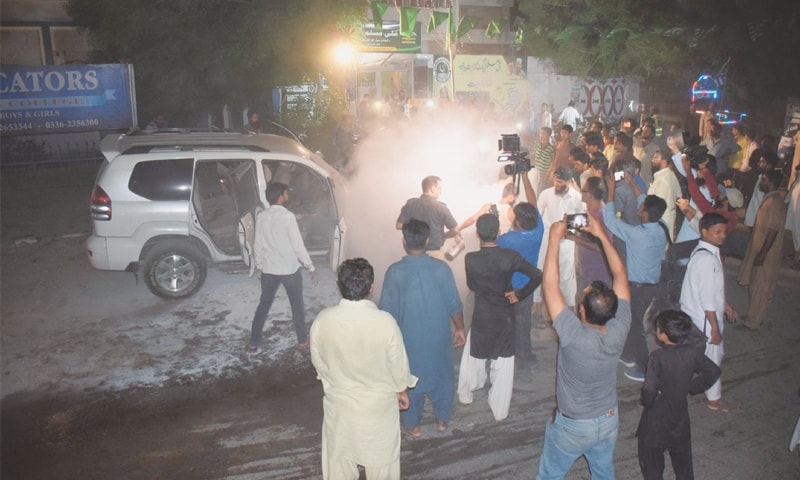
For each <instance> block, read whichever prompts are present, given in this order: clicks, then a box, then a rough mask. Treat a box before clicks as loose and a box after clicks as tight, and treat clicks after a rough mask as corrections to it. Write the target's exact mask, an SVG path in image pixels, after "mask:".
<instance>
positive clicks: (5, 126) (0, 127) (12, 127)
mask: <svg viewBox="0 0 800 480" xmlns="http://www.w3.org/2000/svg"><path fill="white" fill-rule="evenodd" d="M23 130H33V124H32V123H0V132H21V131H23Z"/></svg>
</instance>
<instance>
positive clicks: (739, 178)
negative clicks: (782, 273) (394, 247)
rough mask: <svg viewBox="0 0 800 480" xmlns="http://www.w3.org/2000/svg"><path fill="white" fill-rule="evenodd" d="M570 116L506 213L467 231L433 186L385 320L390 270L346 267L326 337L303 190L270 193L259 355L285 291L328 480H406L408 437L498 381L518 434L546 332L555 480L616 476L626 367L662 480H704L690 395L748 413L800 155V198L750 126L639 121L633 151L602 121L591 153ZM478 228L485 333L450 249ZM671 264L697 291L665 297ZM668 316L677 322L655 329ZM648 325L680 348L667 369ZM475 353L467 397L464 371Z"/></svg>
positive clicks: (411, 228) (547, 451) (544, 134)
mask: <svg viewBox="0 0 800 480" xmlns="http://www.w3.org/2000/svg"><path fill="white" fill-rule="evenodd" d="M542 112H543V113H547V112H546V109H545V108H544V107H543V109H542ZM562 117H563V118H562V119H561V121H560V122H558V124H560V128H559V131H558V133H559V135H558V139H559V140H558V142H557V143H555V144H552V143H551V142H550V139H551V137H552V129H551V127H550V126H541V127H540V129H539V132H538V133H539V135H538V136H537V137H536V140H535V141H533V142H532V145H530V155H531V164H532V168H531V170H530V171H529V172H524V173H522V174H521V175H520V180H521V182H520V184H521V186H522V188H523V191H522V192H518V191H516V190H515V189H513V188H510V189H505V190H504V195H503V202H502V203H504V204H505V206H506V207H507V208H503V210H502V211H499V210H498V208H497V206H495V205H489V204H487V205H484V206H483V207H482V208H481V209H480V210H479V211H478V212H476V213H475V215H473V216H471V217H470V218H468V219H466V220H464V221H463V222H461V223H458V222H457V221H456V219H455V217H454V216H453V215H452V213H451V212H450V210H449V209H448V207H447V206H446V205H445V204H444V203H442V202H441V201H440V200H439V198H440V196H441V193H442V180H441V179H440V178H438V177H435V176H429V177H426V178H424V179H423V180H422V182H421V190H422V194H421V195H420V196H419V197H414V198H411V199H409V200H408V201H407V202H406V204H405V205H403V206H402V208H401V209H400V213H399V215H398V217H397V220H396V228H397V229H398V230H400V231H402V242H403V246H404V249H405V251H406V253H407V255H406V256H404V257H403V258H402V259H400V260H399V261H397V262H396V263H394V264H393V265H391V266H390V267H389V269H388V270H387V272H386V275H385V280H384V284H383V290H382V292H381V296H380V302H379V305H376V304H375V303H373V302H372V301H371V300H370V295H371V294H372V293H373V284H374V278H375V272H374V270H373V267H372V266H371V265H370V263H369V262H368V261H367V260H366V259H363V258H356V259H350V260H346V261H345V262H343V263H342V265H340V267H339V268H338V271H337V285H338V287H339V291H340V293H341V296H342V300H341V302H340V303H339V304H338V305H336V306H332V307H329V308H327V309H325V310H323V311H322V312H321V313H320V314H319V315H318V316H317V318H316V319H315V320H314V322H313V324H312V326H311V331H310V335H309V334H308V332H307V331H306V326H305V320H304V316H303V315H304V313H303V306H302V294H300V295H298V292H302V280H301V278H300V275H299V271H300V270H299V269H300V268H301V267H304V268H307V269H308V270H309V271H311V272H312V279H313V280H314V281H316V278H317V276H316V274H315V272H314V266H313V264H312V263H311V259H310V257H309V256H308V252H307V251H306V250H305V247H304V246H303V243H302V239H301V238H300V236H299V232H298V231H297V225H296V221H293V218H294V217H293V215H292V213H291V212H289V211H288V210H286V209H285V207H284V206H283V205H284V204H285V203H286V200H288V195H289V190H288V188H287V187H286V186H285V185H283V184H277V183H274V184H270V185H269V187H268V190H267V198H268V200H269V202H270V207H269V208H267V209H266V210H265V211H264V212H262V213H261V214H260V215H259V217H258V219H257V230H258V231H257V239H256V243H255V257H256V268H257V270H258V272H259V274H260V275H261V285H262V297H261V302H260V303H259V306H258V309H257V311H256V314H255V317H254V320H253V328H252V334H251V338H250V343H249V344H248V347H247V348H248V351H249V352H250V353H257V352H258V351H260V345H259V344H260V337H261V330H262V329H263V326H264V319H265V318H266V316H267V314H268V312H269V308H270V305H271V303H272V299H273V298H274V296H275V291H276V290H277V288H278V286H279V285H280V284H283V285H284V287H285V288H286V290H287V292H288V293H289V298H290V300H291V303H292V314H293V317H294V321H295V322H294V325H295V328H296V333H297V340H298V345H297V348H298V349H300V350H305V349H309V348H310V354H311V361H312V363H313V365H314V367H315V368H316V371H317V374H318V377H319V379H320V380H321V381H322V385H323V389H324V393H325V395H324V400H323V407H324V420H323V428H322V470H323V478H326V479H344V478H358V475H359V466H360V467H361V468H363V469H364V470H366V475H367V478H369V479H397V478H400V456H399V452H400V441H401V436H402V432H406V433H407V434H408V435H409V436H411V437H419V436H421V435H422V431H421V428H420V425H421V422H422V418H423V411H424V405H425V402H426V398H427V399H429V400H430V402H431V404H432V407H433V414H434V416H435V419H434V423H435V425H436V428H437V429H438V430H439V431H444V430H446V429H447V427H448V422H449V421H450V419H451V417H452V414H453V404H454V402H455V398H456V397H457V398H458V401H459V402H460V403H461V404H470V403H472V401H473V393H474V392H475V391H476V390H478V389H481V388H483V387H484V386H485V385H486V383H487V381H488V382H489V384H490V387H489V390H488V406H489V410H490V411H491V412H492V414H493V416H494V418H495V420H496V421H498V422H500V421H502V420H504V419H505V418H506V417H507V416H508V414H509V406H510V403H511V400H512V398H511V397H512V392H513V385H514V374H515V370H517V371H519V370H525V369H531V368H534V367H535V366H536V365H537V359H536V356H535V355H534V354H533V351H532V349H531V330H532V328H537V327H539V325H537V326H536V327H534V326H532V323H533V320H532V319H534V318H536V319H540V323H541V324H543V325H545V326H546V327H551V328H552V329H554V330H555V332H556V333H557V337H558V357H557V367H556V405H555V408H554V410H553V414H552V416H551V417H550V418H549V419H548V421H547V423H546V425H545V426H544V429H545V437H544V445H543V449H542V452H541V455H540V459H539V466H538V475H537V478H539V479H551V478H563V477H564V476H565V475H566V473H567V472H568V471H569V470H570V468H571V467H572V465H573V463H574V462H575V461H576V460H577V459H578V458H580V457H585V458H586V460H587V462H588V464H589V468H590V469H591V472H592V477H593V478H613V477H614V465H613V452H614V447H615V443H616V440H617V434H618V426H619V416H618V415H619V410H618V407H617V389H616V386H617V369H618V368H619V365H620V364H622V365H624V368H625V370H624V372H623V373H624V376H625V377H626V378H627V379H629V380H630V381H633V382H641V383H642V391H641V403H642V405H643V407H644V409H643V412H642V415H641V420H640V423H639V427H638V429H637V433H636V434H637V437H638V442H639V443H638V452H639V464H640V467H641V471H642V474H643V476H644V478H646V479H650V478H662V476H663V471H664V468H665V463H664V454H665V452H667V451H668V452H669V454H670V456H671V460H672V467H673V470H674V471H675V477H676V478H679V479H688V478H693V468H692V453H691V439H690V430H689V411H688V402H687V396H688V395H689V394H700V393H703V392H705V396H706V398H707V406H708V408H709V409H710V410H713V411H717V412H722V413H724V412H727V411H729V410H730V409H731V408H734V407H733V406H732V405H731V404H730V403H729V402H728V401H723V398H722V388H721V382H720V376H721V368H722V362H723V357H724V341H723V338H724V337H723V332H724V329H725V325H726V323H727V324H732V325H733V326H734V327H737V328H741V329H743V330H744V331H747V332H752V331H755V330H757V329H758V328H759V327H760V326H761V325H762V324H763V323H764V322H765V321H767V315H766V310H767V305H768V304H769V300H770V298H771V296H772V295H773V293H774V291H775V284H776V279H777V276H778V271H777V270H778V268H779V266H780V265H781V264H782V263H783V261H784V258H783V253H782V252H783V244H782V242H783V236H784V234H783V230H784V227H786V228H788V229H791V230H792V238H793V241H794V247H795V254H794V256H793V259H792V260H793V261H794V262H795V263H794V265H793V267H795V268H797V266H798V263H800V232H798V223H800V219H798V216H800V213H799V212H800V211H799V210H798V199H799V197H800V187H798V185H797V184H798V179H797V177H798V173H799V170H800V165H798V163H800V155H797V154H795V155H794V157H793V162H792V163H791V167H792V170H791V175H790V177H789V178H788V179H787V178H784V177H785V176H784V175H783V172H782V171H781V170H780V169H778V168H777V164H778V157H777V155H776V153H775V148H774V147H776V146H777V145H772V144H770V143H769V141H766V142H761V143H757V144H756V145H752V143H754V142H755V140H754V135H753V134H752V132H750V131H749V129H747V128H745V127H742V126H741V125H737V126H736V127H735V128H734V129H733V132H734V133H732V135H731V137H728V135H727V132H725V133H724V134H723V132H722V129H721V125H720V124H719V123H718V122H717V121H716V120H715V118H714V117H713V116H710V118H709V119H708V122H707V123H706V124H705V125H702V124H701V125H702V126H701V127H699V129H698V130H697V131H696V132H695V131H692V132H686V131H682V129H681V128H678V126H677V125H669V126H666V127H665V126H662V125H656V122H655V121H654V120H653V119H652V118H648V119H645V121H644V122H643V123H642V124H641V125H638V126H637V125H635V122H634V121H632V120H630V119H625V120H623V122H622V124H621V126H620V129H619V131H617V132H614V131H611V130H610V129H609V128H607V127H606V126H604V125H602V124H600V123H599V122H595V123H593V124H592V125H591V127H590V128H589V129H588V130H587V131H586V132H585V133H583V134H582V135H581V137H580V139H573V138H572V134H573V132H574V126H573V125H571V124H570V123H571V121H573V120H576V121H577V120H578V119H577V118H574V115H572V114H571V112H570V115H568V116H562ZM658 132H661V135H658ZM701 135H705V136H706V138H705V139H702V138H701ZM796 141H800V134H798V138H796ZM748 152H749V154H748ZM751 177H755V181H753V180H752V178H751ZM748 182H749V183H748ZM750 185H752V189H750ZM784 188H787V189H788V194H787V192H785V191H784ZM523 197H524V199H523ZM787 210H788V212H789V213H788V215H787ZM739 211H746V212H747V215H746V216H745V220H744V223H745V225H747V226H748V227H751V230H752V231H751V233H750V236H749V240H748V242H747V244H746V245H737V244H736V243H735V242H729V241H727V240H726V239H727V238H729V234H730V233H731V232H732V231H733V229H734V228H736V227H737V224H738V222H739V215H738V212H739ZM751 212H752V215H751ZM576 216H577V217H576ZM575 218H582V219H583V220H582V221H581V222H575V221H574V219H575ZM565 219H570V220H573V221H570V222H567V221H565ZM473 225H474V226H475V230H476V233H477V236H478V238H479V241H480V248H479V250H477V251H473V252H469V253H467V254H466V255H465V256H464V262H465V267H466V283H467V286H468V287H469V289H470V290H471V291H472V292H474V302H475V304H474V312H473V315H472V318H470V319H469V328H467V327H466V326H465V319H464V314H463V311H464V309H463V305H462V301H461V299H460V298H459V293H458V290H457V288H456V282H455V278H454V275H453V273H452V271H451V268H450V266H449V265H448V264H447V262H446V261H445V260H444V259H445V252H444V250H443V247H444V243H445V240H446V239H448V238H453V239H455V240H456V241H457V242H460V241H461V235H462V232H463V231H464V230H466V229H468V228H470V227H471V226H473ZM672 249H675V251H679V250H680V251H684V252H686V255H684V256H683V259H682V263H681V264H680V265H681V267H680V268H682V271H685V273H683V274H682V275H681V278H677V279H665V277H664V275H663V272H662V265H663V264H664V261H665V258H667V257H666V256H665V252H669V251H672ZM727 255H734V256H739V257H740V258H743V262H742V265H741V270H740V271H739V275H738V278H737V281H738V282H739V283H740V284H741V285H745V286H748V287H749V289H750V302H749V308H748V312H747V314H746V315H742V316H739V315H738V313H737V312H736V311H735V310H734V309H733V308H731V307H730V305H729V303H728V302H727V301H726V298H725V278H724V269H723V261H724V258H725V256H727ZM451 260H452V258H451ZM668 281H673V282H677V285H678V287H679V288H677V289H670V288H668V287H669V286H668V285H667V284H666V283H665V282H668ZM672 290H674V291H675V293H674V294H671V291H672ZM654 299H659V300H660V301H661V303H659V305H662V306H663V308H661V309H660V310H661V311H660V313H658V314H657V315H655V316H654V317H655V318H646V317H647V315H646V312H648V311H649V312H650V313H651V314H652V313H653V308H652V307H653V305H654V304H655V302H654ZM648 321H652V325H653V330H654V334H655V336H656V338H657V340H658V343H659V344H660V345H662V347H661V348H659V349H656V350H654V351H650V350H649V348H648V343H647V341H646V335H647V334H648V331H647V330H648V327H647V325H648ZM698 336H699V338H700V339H701V340H700V341H699V342H697V341H695V342H690V341H689V339H691V338H697V337H698ZM462 346H463V352H462V355H461V360H460V368H459V371H458V378H457V379H456V373H455V369H454V364H453V352H454V349H455V348H459V347H462Z"/></svg>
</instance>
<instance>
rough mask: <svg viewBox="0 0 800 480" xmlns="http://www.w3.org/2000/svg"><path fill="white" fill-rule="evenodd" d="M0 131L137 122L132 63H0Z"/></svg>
mask: <svg viewBox="0 0 800 480" xmlns="http://www.w3.org/2000/svg"><path fill="white" fill-rule="evenodd" d="M0 120H1V121H0V133H2V134H3V135H38V134H42V133H72V132H81V131H94V130H116V129H128V128H130V127H132V126H134V125H136V97H135V91H134V83H133V66H132V65H125V64H110V65H46V66H40V67H18V66H13V67H9V66H3V67H2V68H0Z"/></svg>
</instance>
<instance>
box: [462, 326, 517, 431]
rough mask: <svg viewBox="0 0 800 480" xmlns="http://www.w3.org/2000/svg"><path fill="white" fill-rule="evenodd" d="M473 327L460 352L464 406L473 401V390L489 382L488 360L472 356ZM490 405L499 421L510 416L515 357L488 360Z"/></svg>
mask: <svg viewBox="0 0 800 480" xmlns="http://www.w3.org/2000/svg"><path fill="white" fill-rule="evenodd" d="M471 335H472V330H470V331H469V333H467V343H466V345H464V353H463V354H462V355H461V366H460V368H459V373H458V390H457V392H458V401H459V402H461V403H463V404H464V405H469V404H470V403H472V398H473V392H474V391H475V390H480V389H481V388H483V386H484V385H486V378H487V375H486V361H487V360H486V359H483V358H475V357H473V356H471V355H470V340H471ZM488 377H489V382H491V384H492V386H491V387H489V408H490V409H491V410H492V414H493V415H494V419H495V420H497V421H498V422H499V421H501V420H503V419H505V418H506V417H507V416H508V407H509V406H510V405H511V392H512V391H513V390H514V357H513V356H511V357H498V358H497V359H495V360H489V375H488Z"/></svg>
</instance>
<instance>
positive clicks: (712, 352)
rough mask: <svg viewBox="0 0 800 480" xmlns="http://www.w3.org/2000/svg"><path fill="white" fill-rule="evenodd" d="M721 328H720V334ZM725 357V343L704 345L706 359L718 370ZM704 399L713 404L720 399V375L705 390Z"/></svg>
mask: <svg viewBox="0 0 800 480" xmlns="http://www.w3.org/2000/svg"><path fill="white" fill-rule="evenodd" d="M721 329H722V327H721V326H720V333H721ZM724 355H725V342H724V341H722V342H720V343H719V345H712V344H710V343H707V344H706V357H708V358H709V359H710V360H711V361H712V362H714V363H716V364H717V366H718V367H719V368H722V357H723V356H724ZM706 398H707V399H708V400H709V401H711V402H713V401H716V400H719V399H720V398H722V375H720V377H719V378H718V379H717V381H716V382H714V385H711V386H710V387H709V388H708V390H706Z"/></svg>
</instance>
